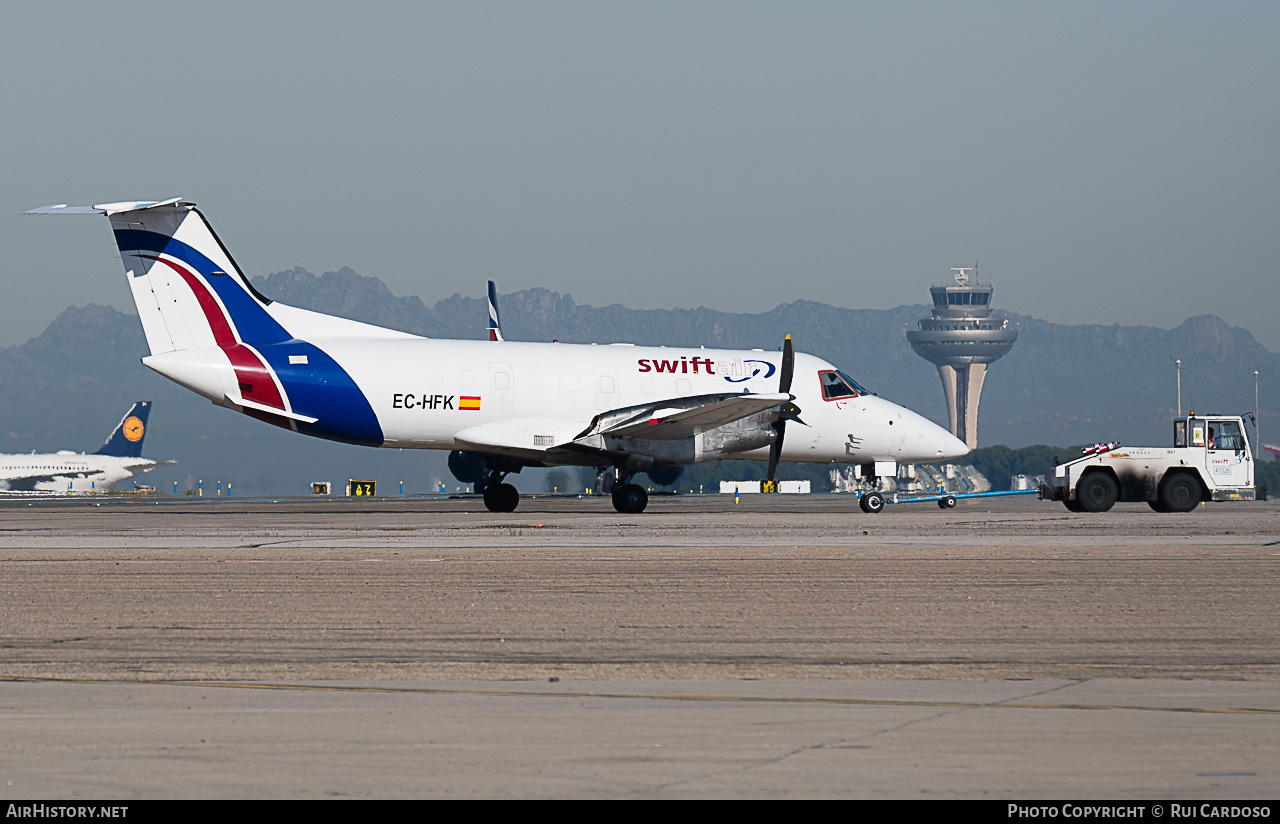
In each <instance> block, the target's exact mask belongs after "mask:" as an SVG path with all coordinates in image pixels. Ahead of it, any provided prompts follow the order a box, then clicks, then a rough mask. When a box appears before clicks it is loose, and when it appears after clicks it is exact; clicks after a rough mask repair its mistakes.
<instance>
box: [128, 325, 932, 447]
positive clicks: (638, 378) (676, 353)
mask: <svg viewBox="0 0 1280 824" xmlns="http://www.w3.org/2000/svg"><path fill="white" fill-rule="evenodd" d="M256 348H257V349H258V350H259V351H262V350H266V349H277V348H278V349H279V350H280V351H277V352H264V353H263V355H264V359H265V360H267V361H268V362H270V363H272V365H273V369H274V371H275V374H276V376H277V378H278V381H279V384H280V389H281V390H283V391H282V392H281V394H282V395H285V396H288V398H289V401H290V407H291V411H292V412H293V413H296V414H298V415H300V416H311V417H315V418H316V419H317V421H316V422H315V423H314V424H309V423H306V422H295V423H294V426H296V428H297V429H298V431H300V432H303V433H306V434H312V435H317V436H319V437H325V438H331V439H334V440H343V441H350V442H354V443H368V444H371V445H379V446H386V447H393V448H399V449H449V450H453V449H461V450H466V449H468V448H478V447H487V448H495V449H499V450H501V451H503V452H505V453H507V454H510V455H512V456H522V457H527V458H529V459H531V460H535V461H537V460H542V459H543V457H544V456H545V455H546V449H547V448H548V447H550V446H559V445H561V444H565V443H567V442H570V441H573V440H574V439H575V438H577V437H579V436H580V435H581V434H583V432H584V430H585V429H586V428H587V427H588V426H589V425H590V424H591V422H592V420H593V419H594V418H595V417H596V416H597V415H600V414H602V413H606V412H609V411H610V410H615V409H618V408H623V407H633V406H640V405H644V404H653V403H656V402H661V401H664V400H668V399H671V400H675V399H680V398H686V397H689V396H696V395H712V394H724V393H735V394H741V393H749V394H767V393H770V392H776V391H777V387H778V370H779V368H780V365H781V358H782V355H781V353H779V352H768V351H763V350H727V349H702V348H698V349H684V348H672V347H649V346H633V345H630V344H607V345H595V344H590V345H583V344H565V343H525V342H516V341H504V342H491V341H459V340H432V339H427V338H415V337H411V336H407V335H406V336H404V337H400V338H392V339H387V338H359V337H356V338H328V339H324V338H319V339H314V340H310V341H306V342H305V343H304V342H302V341H299V340H296V339H295V340H291V341H285V342H281V343H276V344H270V345H257V346H256ZM316 350H319V351H320V352H322V353H323V354H324V355H325V356H327V357H326V358H323V359H322V358H317V357H316V355H315V352H316ZM205 354H206V355H207V356H208V360H207V361H203V360H202V363H207V364H209V365H212V364H213V363H214V362H216V361H218V360H223V366H222V367H221V368H219V369H217V370H216V374H217V378H216V379H214V378H213V377H212V376H213V375H214V371H211V370H210V369H209V368H208V366H203V365H202V366H200V367H197V368H191V369H189V370H183V369H182V368H179V367H175V366H171V365H167V364H170V363H176V362H178V361H179V360H181V362H182V363H184V364H187V363H191V362H192V361H193V358H192V356H191V355H188V354H185V353H182V356H181V357H180V358H179V357H170V356H161V357H158V358H157V357H152V358H147V359H146V360H145V361H144V362H146V363H147V365H148V366H151V367H152V368H153V369H156V370H157V371H159V372H161V373H162V374H164V375H166V376H167V377H170V378H172V379H174V380H176V381H178V382H179V383H183V384H184V385H186V386H188V388H191V389H193V390H195V391H198V392H201V394H204V395H205V396H206V397H208V398H209V399H210V400H213V401H215V402H221V401H222V400H223V399H224V398H228V397H235V392H234V391H233V389H234V388H235V387H236V384H237V375H236V373H235V371H234V370H233V369H232V366H231V364H230V362H229V361H226V360H225V359H221V358H220V357H219V353H217V351H216V350H214V351H211V352H207V353H205ZM177 355H179V353H175V356H177ZM202 357H203V356H202ZM330 359H331V360H332V364H329V362H328V361H329V360H330ZM335 366H336V367H337V369H336V370H334V368H333V367H335ZM186 371H190V373H191V374H192V375H195V376H197V378H196V379H186V380H184V375H185V374H186ZM824 371H835V367H834V366H833V365H831V364H830V363H827V362H826V361H824V360H822V359H820V358H816V357H814V356H812V355H805V354H802V353H797V354H796V363H795V379H794V381H793V383H792V385H791V392H790V393H791V394H792V395H793V396H794V397H795V403H796V404H797V405H798V406H799V407H800V409H801V410H802V412H801V419H802V420H803V422H804V425H795V426H793V427H791V428H790V429H789V430H788V435H787V439H786V441H785V443H784V449H783V454H782V459H783V460H786V461H809V462H818V463H870V462H873V461H897V462H900V463H911V462H923V461H934V460H938V459H939V458H940V457H943V456H945V455H947V454H949V452H948V450H953V449H954V444H953V442H952V441H951V439H950V436H949V433H946V432H945V431H943V430H941V429H939V428H938V427H937V426H936V425H934V424H932V423H931V422H929V421H927V420H926V419H924V418H922V417H921V416H919V415H917V414H916V413H914V412H912V411H910V410H908V409H905V408H903V407H901V406H898V405H896V404H893V403H891V402H889V401H886V400H884V399H882V398H879V397H877V396H875V395H866V394H859V395H857V396H856V397H846V398H839V399H834V400H826V399H824V397H823V392H822V386H821V383H820V379H819V374H820V373H821V372H824ZM329 372H335V374H337V373H340V374H341V375H342V376H344V377H343V378H334V377H333V376H331V375H330V374H329ZM348 381H349V382H352V383H354V387H349V386H347V385H346V383H347V382H348ZM326 387H331V389H328V390H326ZM240 388H242V389H243V387H240ZM352 388H354V389H355V390H356V391H355V392H352V391H351V389H352ZM359 398H362V399H364V400H365V401H367V403H368V407H369V410H368V413H366V412H365V411H364V410H363V409H355V408H354V407H356V406H358V405H359V404H358V403H357V401H358V399H359ZM304 399H305V400H304ZM370 413H371V417H370ZM759 429H760V430H761V431H762V432H765V434H764V438H763V439H762V440H761V442H760V443H758V444H757V445H755V446H751V445H750V442H749V441H748V442H747V443H746V446H747V448H746V449H744V450H742V451H738V452H730V453H727V454H725V455H723V457H729V456H732V457H734V458H745V459H752V460H763V459H765V458H766V457H767V454H768V446H769V443H771V441H772V439H771V436H769V434H768V432H771V430H767V426H761V427H759ZM766 430H767V431H766ZM711 457H721V456H711ZM705 459H707V458H706V457H704V455H703V454H698V453H695V452H693V451H687V452H686V453H685V454H684V455H683V456H682V455H678V454H675V453H672V454H671V455H670V456H667V457H663V462H664V463H671V464H690V463H696V462H697V461H698V460H705ZM549 462H551V463H555V462H557V461H555V460H552V461H549Z"/></svg>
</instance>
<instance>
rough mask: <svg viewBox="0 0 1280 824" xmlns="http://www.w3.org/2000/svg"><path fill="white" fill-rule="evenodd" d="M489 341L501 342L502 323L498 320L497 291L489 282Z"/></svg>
mask: <svg viewBox="0 0 1280 824" xmlns="http://www.w3.org/2000/svg"><path fill="white" fill-rule="evenodd" d="M489 340H503V337H502V321H501V320H499V319H498V289H497V287H496V286H494V285H493V281H489Z"/></svg>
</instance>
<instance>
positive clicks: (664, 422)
mask: <svg viewBox="0 0 1280 824" xmlns="http://www.w3.org/2000/svg"><path fill="white" fill-rule="evenodd" d="M790 400H791V395H789V394H787V393H785V392H780V393H773V394H767V395H746V394H743V395H732V394H720V395H692V396H689V397H686V398H671V399H668V400H662V401H657V402H655V403H649V404H641V405H639V406H629V407H624V408H621V409H614V410H611V411H609V412H605V413H603V414H601V415H597V416H596V417H595V418H594V419H593V420H592V421H591V423H590V424H589V425H588V426H587V428H586V429H583V428H582V423H581V422H578V423H576V424H575V423H573V422H572V421H566V420H557V419H552V418H516V419H514V420H511V421H500V422H496V423H492V424H486V425H483V426H477V427H473V428H471V429H465V430H463V431H461V432H459V433H458V434H457V435H455V436H454V441H455V443H456V444H457V445H458V448H459V449H463V450H466V451H468V452H478V453H481V454H487V455H505V456H507V457H511V458H521V459H524V460H536V461H542V462H546V463H548V464H557V463H578V462H580V460H581V458H582V456H583V455H584V453H587V454H590V453H595V454H606V453H610V452H611V451H612V450H611V449H610V448H609V447H607V446H606V444H605V440H604V439H605V437H609V438H634V439H637V440H653V441H675V440H680V439H683V438H692V437H694V436H695V435H698V434H700V433H702V432H706V431H708V430H711V429H715V428H716V427H719V426H724V425H725V424H728V423H732V422H734V421H737V420H741V419H742V418H747V417H750V416H752V415H755V414H757V413H760V412H765V411H767V410H769V409H774V408H776V407H778V406H781V405H782V404H784V403H787V402H789V401H790Z"/></svg>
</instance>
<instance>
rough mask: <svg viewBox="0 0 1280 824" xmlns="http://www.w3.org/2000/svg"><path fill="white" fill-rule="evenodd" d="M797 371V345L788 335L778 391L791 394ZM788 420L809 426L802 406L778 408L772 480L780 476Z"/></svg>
mask: <svg viewBox="0 0 1280 824" xmlns="http://www.w3.org/2000/svg"><path fill="white" fill-rule="evenodd" d="M795 371H796V347H795V344H793V343H792V342H791V336H790V335H787V339H786V340H784V341H783V342H782V369H781V370H780V372H779V375H778V391H779V392H785V393H787V394H788V395H789V394H791V378H792V377H793V376H794V375H795ZM787 421H796V422H797V423H800V424H804V425H805V426H808V424H806V423H805V422H804V421H802V420H800V407H798V406H796V405H795V404H794V403H790V402H788V403H784V404H783V405H782V406H781V408H779V409H778V419H777V420H776V421H774V422H773V431H774V432H777V433H778V437H776V438H774V439H773V445H772V446H770V447H769V475H768V478H769V480H771V481H774V480H777V477H778V461H779V459H781V458H782V439H783V437H784V436H785V435H786V433H787Z"/></svg>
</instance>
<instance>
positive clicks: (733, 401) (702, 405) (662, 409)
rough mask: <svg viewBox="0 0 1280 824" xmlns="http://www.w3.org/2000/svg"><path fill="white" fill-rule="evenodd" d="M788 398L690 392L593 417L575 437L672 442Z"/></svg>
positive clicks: (745, 416) (584, 439) (785, 400)
mask: <svg viewBox="0 0 1280 824" xmlns="http://www.w3.org/2000/svg"><path fill="white" fill-rule="evenodd" d="M790 401H791V395H789V394H787V393H785V392H777V393H770V394H761V395H746V394H743V395H729V394H724V395H692V396H690V397H687V398H673V399H671V400H665V401H659V402H657V403H652V404H645V405H642V406H633V407H628V408H626V409H617V410H614V411H612V412H606V413H604V414H603V415H599V416H597V417H596V419H595V420H594V421H592V425H591V426H590V427H589V428H588V429H587V431H585V432H583V433H582V434H581V435H579V436H578V437H577V438H576V439H575V440H576V441H577V442H578V443H583V442H584V441H586V440H588V439H591V438H593V437H595V436H601V435H607V436H609V437H613V438H636V439H639V440H646V441H675V440H680V439H682V438H692V437H693V436H694V435H698V434H701V433H703V432H706V431H707V430H710V429H715V428H716V427H719V426H724V425H725V424H727V423H733V422H734V421H737V420H741V419H742V418H747V417H750V416H752V415H755V414H757V413H760V412H765V411H767V410H769V409H774V408H776V407H778V406H781V405H782V404H784V403H788V402H790Z"/></svg>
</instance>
